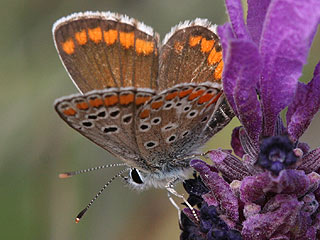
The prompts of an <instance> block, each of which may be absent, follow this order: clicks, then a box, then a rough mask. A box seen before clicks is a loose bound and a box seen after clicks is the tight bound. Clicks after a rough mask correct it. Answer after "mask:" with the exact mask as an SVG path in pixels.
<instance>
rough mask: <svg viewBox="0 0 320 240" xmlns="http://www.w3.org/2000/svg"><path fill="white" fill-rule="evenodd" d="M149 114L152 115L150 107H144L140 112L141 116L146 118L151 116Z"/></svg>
mask: <svg viewBox="0 0 320 240" xmlns="http://www.w3.org/2000/svg"><path fill="white" fill-rule="evenodd" d="M149 115H150V110H149V109H144V110H143V111H142V112H141V113H140V118H142V119H145V118H147V117H149Z"/></svg>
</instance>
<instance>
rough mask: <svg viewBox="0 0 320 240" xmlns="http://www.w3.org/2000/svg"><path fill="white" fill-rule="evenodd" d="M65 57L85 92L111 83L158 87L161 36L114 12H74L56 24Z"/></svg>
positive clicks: (56, 39) (56, 38) (57, 39)
mask: <svg viewBox="0 0 320 240" xmlns="http://www.w3.org/2000/svg"><path fill="white" fill-rule="evenodd" d="M52 31H53V38H54V42H55V46H56V48H57V51H58V52H59V56H60V58H61V61H62V62H63V64H64V66H65V68H66V70H67V72H68V73H69V75H70V77H71V79H72V80H73V82H74V84H75V85H76V86H77V88H78V89H79V90H80V91H81V92H82V93H85V92H88V91H91V90H97V89H104V88H110V87H118V88H119V87H135V88H138V87H141V88H152V89H154V88H156V78H157V76H158V68H159V67H158V65H159V63H158V62H159V61H158V58H159V53H158V51H159V50H158V44H159V43H158V42H159V36H158V34H157V33H155V32H154V31H153V29H152V28H151V27H148V26H146V25H144V24H143V23H141V22H139V21H137V20H135V19H132V18H129V17H127V16H124V15H120V14H115V13H110V12H104V13H101V12H85V13H77V14H72V15H70V16H68V17H65V18H62V19H60V20H58V21H57V22H56V23H55V24H54V26H53V30H52Z"/></svg>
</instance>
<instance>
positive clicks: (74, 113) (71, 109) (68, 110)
mask: <svg viewBox="0 0 320 240" xmlns="http://www.w3.org/2000/svg"><path fill="white" fill-rule="evenodd" d="M76 113H77V112H76V110H74V109H73V108H68V109H66V110H64V111H63V114H65V115H68V116H74V115H76Z"/></svg>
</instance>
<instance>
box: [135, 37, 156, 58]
mask: <svg viewBox="0 0 320 240" xmlns="http://www.w3.org/2000/svg"><path fill="white" fill-rule="evenodd" d="M153 48H154V43H153V42H151V41H145V40H142V39H137V40H136V51H137V53H138V54H144V55H148V54H150V53H152V52H153Z"/></svg>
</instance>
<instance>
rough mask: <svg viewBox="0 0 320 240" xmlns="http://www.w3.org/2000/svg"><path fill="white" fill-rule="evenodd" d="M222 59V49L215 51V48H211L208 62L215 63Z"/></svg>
mask: <svg viewBox="0 0 320 240" xmlns="http://www.w3.org/2000/svg"><path fill="white" fill-rule="evenodd" d="M221 60H222V51H220V52H217V51H216V49H215V48H213V49H212V50H211V52H210V54H209V56H208V62H209V64H210V65H213V64H216V63H218V62H220V61H221Z"/></svg>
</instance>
